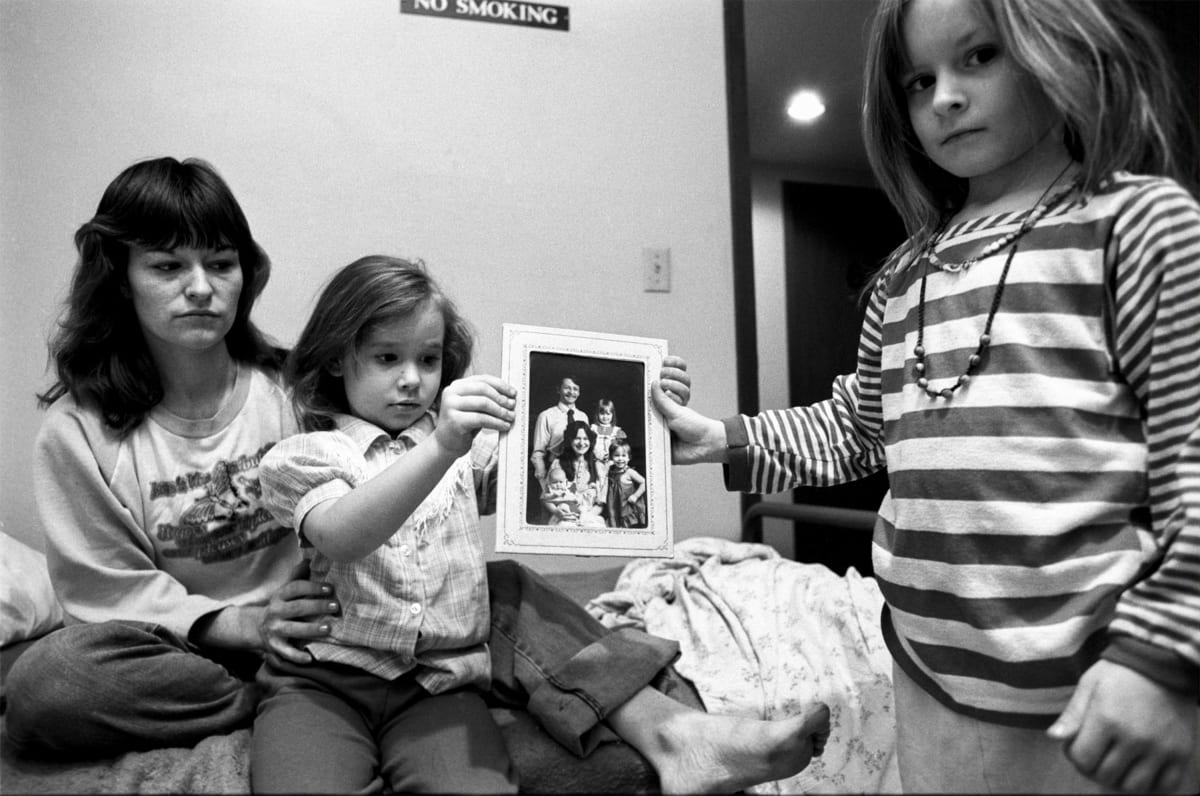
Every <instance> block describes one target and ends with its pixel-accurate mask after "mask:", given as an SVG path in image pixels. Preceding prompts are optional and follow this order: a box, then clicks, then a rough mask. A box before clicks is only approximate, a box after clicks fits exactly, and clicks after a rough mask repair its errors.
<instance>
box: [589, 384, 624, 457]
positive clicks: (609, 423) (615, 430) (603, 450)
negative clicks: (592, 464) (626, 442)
mask: <svg viewBox="0 0 1200 796" xmlns="http://www.w3.org/2000/svg"><path fill="white" fill-rule="evenodd" d="M592 431H593V432H595V434H596V460H597V461H598V462H602V463H603V462H607V461H608V449H609V447H610V446H611V445H612V444H613V443H614V442H616V441H617V440H620V439H625V438H626V435H625V430H624V429H622V428H621V427H620V426H618V425H617V411H616V409H615V408H614V407H613V402H612V401H611V400H610V399H608V398H601V399H600V400H599V401H597V402H596V422H595V423H592Z"/></svg>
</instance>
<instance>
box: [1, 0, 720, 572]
mask: <svg viewBox="0 0 1200 796" xmlns="http://www.w3.org/2000/svg"><path fill="white" fill-rule="evenodd" d="M560 4H562V5H568V6H569V7H570V12H571V30H570V31H569V32H566V33H563V32H558V31H542V30H533V29H526V28H519V27H513V26H507V25H497V24H485V23H481V22H468V21H455V20H448V19H439V18H430V17H420V16H413V15H402V14H400V13H399V11H398V6H399V3H398V1H397V0H336V1H335V0H327V1H318V0H286V1H284V0H279V1H278V2H268V1H267V0H172V2H162V1H161V0H88V1H85V0H55V1H54V2H46V1H45V0H0V296H3V310H0V312H2V315H0V333H2V340H3V342H2V343H0V345H2V346H3V348H2V352H3V353H2V356H3V360H2V365H3V369H2V370H0V372H2V373H3V374H4V375H3V378H2V379H0V402H2V405H0V423H2V424H3V426H2V429H0V438H2V440H3V446H4V453H5V455H4V456H3V457H0V461H2V464H0V468H2V471H0V484H2V485H3V486H2V487H0V489H2V490H3V497H2V503H0V522H2V523H3V527H4V530H6V531H8V532H9V533H11V534H13V535H15V536H18V537H20V538H23V539H26V540H29V541H33V542H34V543H35V544H36V543H37V539H38V534H39V533H40V531H39V529H38V528H37V522H36V515H35V508H34V502H33V497H32V494H31V483H30V476H29V466H28V452H29V450H30V448H31V445H32V442H33V437H34V433H35V431H36V428H37V425H38V423H39V419H40V418H39V413H38V412H37V410H36V408H35V404H34V399H33V393H34V392H35V391H36V390H39V389H43V388H44V387H45V386H46V385H47V383H48V382H47V374H46V371H45V364H46V353H45V352H46V349H45V340H46V337H47V334H48V333H49V332H50V330H51V329H52V326H53V323H54V319H55V317H56V316H57V313H58V307H59V304H60V302H61V299H62V297H63V295H64V291H65V288H66V285H67V281H68V278H69V274H70V271H71V267H72V265H73V262H74V250H73V246H72V243H71V236H72V234H73V232H74V230H75V229H76V227H78V225H79V224H80V223H82V222H83V221H85V220H87V219H88V218H89V217H90V216H91V215H92V213H93V212H94V210H95V206H96V203H97V201H98V200H99V197H100V194H101V192H102V191H103V189H104V187H105V185H107V183H108V182H109V181H110V180H111V179H112V178H113V177H114V176H116V174H117V173H118V172H119V171H120V170H121V169H122V168H124V167H125V166H127V165H128V164H129V163H131V162H133V161H134V160H138V159H141V158H145V157H150V156H159V155H173V156H176V157H185V156H192V155H195V156H201V157H204V158H206V159H208V160H210V161H211V162H212V163H213V164H214V165H215V166H216V167H217V169H218V170H219V171H220V172H221V173H222V174H223V176H224V177H225V178H226V180H227V181H228V182H229V183H230V185H231V186H232V188H233V190H234V192H235V194H236V195H237V196H238V198H239V200H240V201H241V203H242V205H243V208H244V209H245V211H246V214H247V216H248V217H249V219H250V222H251V226H252V228H253V229H254V232H255V236H256V237H257V238H258V240H259V242H260V243H261V244H263V246H264V247H265V248H266V249H267V251H268V252H269V253H270V255H271V258H272V260H273V261H274V264H275V270H274V273H273V276H272V279H271V284H270V285H269V287H268V288H267V291H266V293H265V294H264V297H263V300H262V301H261V302H260V304H259V311H258V315H257V319H258V321H259V322H260V324H261V325H262V326H263V328H264V329H266V330H267V331H268V332H270V333H272V334H273V335H275V336H276V337H278V339H279V340H281V341H282V342H284V343H291V342H293V341H294V339H295V336H296V335H297V334H298V332H299V329H300V326H301V323H302V321H303V319H304V317H305V316H306V314H307V312H308V310H309V308H310V306H311V298H312V296H313V294H314V292H315V291H316V290H317V288H318V287H319V285H320V284H321V282H322V281H323V280H324V279H325V278H326V277H327V276H328V275H329V274H330V273H331V272H332V271H333V270H334V269H335V268H337V267H339V266H341V265H343V264H345V263H347V262H349V261H350V260H351V259H354V258H355V257H357V256H360V255H363V254H367V253H374V252H385V253H392V254H400V255H408V256H418V257H422V258H424V259H425V261H426V262H427V263H428V264H429V265H430V267H431V268H432V270H433V271H434V273H435V274H437V275H438V276H439V277H440V279H441V280H442V282H443V283H444V284H445V286H446V287H447V289H448V290H449V292H450V293H451V294H452V295H454V296H455V297H456V298H457V300H458V302H459V304H460V307H461V308H462V309H463V310H464V311H465V313H466V315H467V316H468V317H469V318H471V319H472V320H473V322H474V323H475V325H476V326H477V328H478V329H479V331H480V336H481V345H480V351H479V356H478V359H477V365H478V368H479V369H481V370H487V371H493V372H495V371H497V370H498V369H499V367H500V354H501V352H500V350H499V345H498V339H499V331H500V325H501V323H502V322H506V321H508V322H516V323H534V324H544V325H554V326H568V327H572V328H582V329H595V330H604V331H613V332H618V333H625V334H635V335H646V336H654V337H663V338H667V339H668V340H669V341H670V344H671V351H672V353H678V354H681V355H683V356H684V357H686V358H687V360H688V362H689V366H690V371H691V373H692V376H693V380H694V384H695V387H696V393H695V397H694V401H693V406H695V407H696V408H697V409H699V410H700V411H702V412H706V413H708V414H713V415H717V416H720V415H724V414H728V413H731V412H733V411H734V410H735V409H736V383H735V358H734V340H733V304H732V290H731V279H732V277H731V270H732V266H731V230H730V209H729V208H730V201H729V174H728V153H727V145H728V142H727V136H726V119H725V107H726V105H725V76H724V47H723V30H722V12H721V2H720V0H561V2H560ZM645 246H669V247H670V248H671V253H672V266H673V279H672V292H670V293H668V294H655V293H644V292H642V291H641V286H640V275H641V265H640V262H639V258H640V254H641V249H642V247H645ZM674 488H675V489H674V493H675V494H674V497H675V500H674V509H675V527H676V531H677V535H678V536H679V537H680V538H686V537H689V536H693V535H720V536H725V537H729V538H735V537H736V535H737V533H738V528H737V522H738V503H737V498H736V496H735V495H731V494H728V493H726V492H725V490H724V488H723V486H722V484H721V474H720V470H719V468H716V467H691V468H677V469H676V470H675V471H674ZM489 527H490V526H489ZM531 563H534V564H535V565H539V566H542V567H543V568H545V566H546V564H547V559H541V558H538V559H536V560H535V561H533V562H531ZM580 563H581V562H576V561H573V560H563V561H558V560H555V561H554V562H553V564H554V566H556V567H559V568H562V567H574V566H577V565H579V564H580ZM582 563H587V562H582ZM608 563H611V562H608Z"/></svg>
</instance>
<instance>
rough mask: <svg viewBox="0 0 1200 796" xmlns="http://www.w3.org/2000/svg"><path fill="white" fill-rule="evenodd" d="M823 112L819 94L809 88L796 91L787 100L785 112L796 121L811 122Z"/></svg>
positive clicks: (823, 104)
mask: <svg viewBox="0 0 1200 796" xmlns="http://www.w3.org/2000/svg"><path fill="white" fill-rule="evenodd" d="M824 112H825V103H824V102H823V101H822V100H821V95H820V94H818V93H817V92H815V91H812V90H810V89H803V90H801V91H797V92H796V93H795V94H793V95H792V98H791V99H790V100H788V107H787V114H788V116H790V117H792V118H793V119H795V120H796V121H798V122H811V121H812V120H814V119H816V118H817V117H818V116H820V115H821V114H823V113H824Z"/></svg>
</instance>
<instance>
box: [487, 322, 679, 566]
mask: <svg viewBox="0 0 1200 796" xmlns="http://www.w3.org/2000/svg"><path fill="white" fill-rule="evenodd" d="M503 346H504V348H503V361H502V376H503V378H504V379H505V380H506V381H508V382H509V383H510V384H512V385H513V386H515V387H516V388H517V392H518V396H517V407H516V415H517V417H516V421H515V422H514V424H513V427H512V429H511V430H510V431H509V432H508V433H507V434H505V435H504V436H503V437H502V438H501V440H500V467H499V475H498V479H499V483H498V487H497V505H496V551H497V552H501V553H548V554H550V553H552V554H558V555H561V554H568V555H583V556H630V557H670V556H671V554H672V552H673V548H674V532H673V529H672V526H671V438H670V432H669V430H668V429H667V427H666V424H665V423H664V422H663V419H662V417H661V416H660V415H659V413H658V411H657V410H655V408H654V405H653V403H652V402H651V400H650V383H651V382H652V381H654V380H655V379H657V378H658V375H659V372H660V371H661V369H662V362H663V358H664V357H665V356H666V355H667V343H666V341H665V340H657V339H653V338H645V337H631V336H625V335H614V334H603V333H599V332H584V331H577V330H572V329H554V328H549V327H541V326H522V325H517V324H504V341H503ZM602 402H603V403H602ZM598 407H600V411H599V412H598V411H597V409H598ZM610 414H611V417H610ZM606 419H607V420H609V421H610V422H608V423H603V422H601V421H603V420H606ZM568 422H570V423H571V425H569V426H568V425H567V423H568ZM585 427H586V428H585ZM568 429H570V430H571V436H572V440H573V441H569V440H564V434H565V433H566V432H567V431H568ZM535 454H538V455H536V456H535ZM589 459H590V461H589ZM539 474H540V475H542V477H541V478H539Z"/></svg>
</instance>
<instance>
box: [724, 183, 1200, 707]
mask: <svg viewBox="0 0 1200 796" xmlns="http://www.w3.org/2000/svg"><path fill="white" fill-rule="evenodd" d="M1023 216H1024V214H1023V213H1019V212H1018V213H1008V214H1002V215H997V216H992V217H989V218H982V219H976V220H971V221H967V222H963V223H961V224H958V225H955V226H953V227H951V228H950V229H948V230H946V232H945V234H944V236H943V237H942V239H941V241H940V242H939V244H938V254H939V256H940V257H942V258H943V259H954V258H955V256H956V255H957V256H959V257H961V256H963V255H964V254H966V253H969V252H970V251H974V250H978V249H979V248H980V247H982V246H985V245H986V244H987V242H988V241H990V240H994V239H996V238H998V237H1000V236H1003V235H1004V234H1006V233H1007V232H1009V231H1011V230H1012V229H1013V228H1014V226H1016V225H1019V224H1020V223H1021V221H1022V220H1023ZM899 251H901V252H902V251H903V247H902V249H901V250H899ZM1008 254H1009V251H1008V250H1007V249H1005V250H1002V251H1000V252H997V253H996V254H994V255H992V256H989V257H986V258H984V259H982V260H980V261H979V262H977V263H975V264H973V265H971V266H970V267H969V268H965V269H962V270H959V271H943V270H938V269H936V268H933V267H931V266H929V264H928V263H926V262H923V258H911V257H908V256H905V255H903V254H900V253H897V254H896V255H893V261H892V262H891V263H890V264H889V265H888V266H887V268H888V269H890V275H889V277H888V278H885V279H881V280H880V281H879V284H878V285H877V287H876V289H875V291H874V293H873V296H872V298H871V300H870V302H869V305H868V309H867V312H866V318H865V322H864V325H863V330H862V335H861V338H860V342H859V349H858V363H857V368H856V370H855V372H854V373H853V374H850V375H847V376H843V377H840V378H838V379H837V380H836V381H835V383H834V385H833V395H832V397H831V398H830V399H828V400H825V401H823V402H821V403H818V404H815V405H813V406H809V407H804V408H793V409H787V410H778V411H768V412H764V413H762V414H760V415H758V416H756V417H745V416H741V417H737V418H730V419H729V420H727V421H726V428H727V431H728V433H729V442H730V465H729V468H728V486H729V487H730V488H737V489H748V490H753V491H759V492H770V491H779V490H783V489H787V488H790V487H792V486H796V485H824V484H832V483H840V482H845V481H849V480H853V479H856V478H859V477H861V476H863V475H865V474H867V473H870V472H873V471H876V470H878V469H880V468H883V467H886V468H887V471H888V479H889V486H890V490H889V493H888V495H887V496H886V497H885V498H884V501H883V504H882V506H881V507H880V510H879V519H878V522H877V525H876V530H875V538H874V544H873V562H874V568H875V574H876V577H877V578H878V580H879V585H880V587H881V589H882V591H883V594H884V598H885V600H886V602H887V610H886V611H885V615H884V634H885V638H886V639H887V642H888V645H889V648H890V650H891V652H892V654H893V655H894V656H895V658H896V660H897V663H898V664H899V665H900V666H902V667H903V668H904V670H905V671H906V672H907V673H908V674H909V675H910V676H912V677H913V678H914V679H915V680H916V681H917V682H919V683H921V684H922V685H923V687H925V688H926V689H927V690H928V691H929V692H930V693H931V694H932V695H934V696H935V697H937V698H938V699H939V700H941V701H942V702H943V703H944V704H946V705H947V706H949V707H951V708H952V709H955V710H958V711H960V712H963V713H966V714H969V715H973V716H976V717H978V718H982V719H985V720H989V721H993V722H997V723H1003V724H1010V725H1015V726H1029V727H1045V726H1048V725H1049V724H1050V723H1051V722H1052V721H1053V719H1054V718H1055V717H1056V716H1057V715H1058V714H1059V713H1060V712H1061V711H1062V709H1063V708H1064V707H1065V706H1066V703H1067V700H1068V699H1069V698H1070V695H1071V693H1072V692H1073V690H1074V687H1075V685H1076V683H1077V682H1078V679H1079V677H1080V675H1081V674H1082V673H1083V671H1084V670H1085V669H1086V668H1087V667H1088V666H1089V665H1091V663H1093V662H1094V661H1095V660H1096V658H1097V657H1098V656H1099V655H1101V654H1103V656H1104V657H1106V658H1110V659H1113V660H1116V661H1118V662H1120V663H1123V664H1124V665H1128V666H1131V667H1133V668H1135V669H1137V670H1139V671H1141V672H1143V673H1144V674H1146V675H1148V676H1150V677H1152V678H1154V679H1156V680H1158V681H1159V682H1161V683H1163V684H1165V685H1168V686H1171V687H1173V688H1177V689H1179V690H1184V691H1187V692H1189V693H1192V694H1195V693H1196V691H1197V689H1198V688H1200V205H1198V204H1197V203H1196V201H1195V200H1194V199H1193V197H1191V196H1190V195H1189V194H1188V193H1187V192H1186V191H1184V190H1183V189H1182V188H1181V187H1180V186H1178V185H1177V184H1176V183H1174V182H1172V181H1169V180H1165V179H1160V178H1148V177H1137V176H1132V175H1128V174H1124V173H1121V174H1117V175H1115V176H1114V177H1113V178H1112V179H1111V180H1109V181H1107V182H1106V183H1105V184H1104V185H1103V186H1102V187H1101V189H1100V190H1099V191H1098V192H1097V193H1095V194H1092V195H1089V196H1088V197H1086V200H1083V201H1074V202H1071V203H1063V204H1061V205H1059V206H1057V207H1055V208H1054V209H1052V210H1051V211H1050V212H1049V213H1048V214H1047V215H1046V216H1045V217H1044V218H1042V219H1041V220H1040V221H1038V222H1037V223H1036V225H1035V226H1034V227H1033V228H1032V229H1031V230H1030V231H1029V232H1028V234H1026V235H1025V236H1023V237H1022V238H1021V239H1020V240H1019V242H1018V250H1017V252H1016V254H1015V256H1014V257H1013V259H1012V263H1011V268H1010V271H1009V273H1008V277H1007V282H1006V285H1005V288H1004V292H1003V296H1002V301H1001V303H1000V305H999V310H998V312H997V313H996V315H995V320H994V323H993V326H992V329H991V343H990V346H989V347H988V348H987V349H986V353H985V354H984V357H983V360H982V362H981V364H980V366H979V367H978V368H977V369H976V371H975V372H974V374H973V375H972V377H971V378H970V380H969V381H968V382H966V383H965V384H964V385H963V386H962V387H961V388H960V389H958V390H957V391H956V392H955V393H954V394H953V396H952V397H951V398H949V399H946V398H933V397H930V396H929V395H927V394H926V392H925V391H924V390H923V389H921V388H920V387H918V386H917V384H916V379H917V374H916V372H915V367H914V366H915V364H916V361H915V356H914V353H913V349H914V346H915V344H916V338H917V329H918V306H919V297H920V292H921V276H922V273H927V285H926V288H925V291H926V295H925V306H924V348H925V350H926V356H925V362H926V365H927V370H926V372H925V375H926V376H927V377H928V378H929V380H930V386H931V387H932V388H935V389H938V388H942V387H947V386H950V385H952V384H953V383H954V381H955V379H957V377H958V375H959V374H960V373H962V372H964V371H965V370H966V366H967V359H968V357H969V356H970V355H971V353H972V352H973V351H974V350H975V347H976V345H977V344H978V342H979V335H980V333H981V332H982V330H983V327H984V324H985V321H986V318H987V315H988V311H989V308H990V306H991V303H992V299H993V296H994V295H995V291H996V286H997V283H998V281H999V277H1000V273H1001V270H1002V269H1003V266H1004V262H1005V259H1006V257H1007V256H1008ZM885 273H887V272H885Z"/></svg>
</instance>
